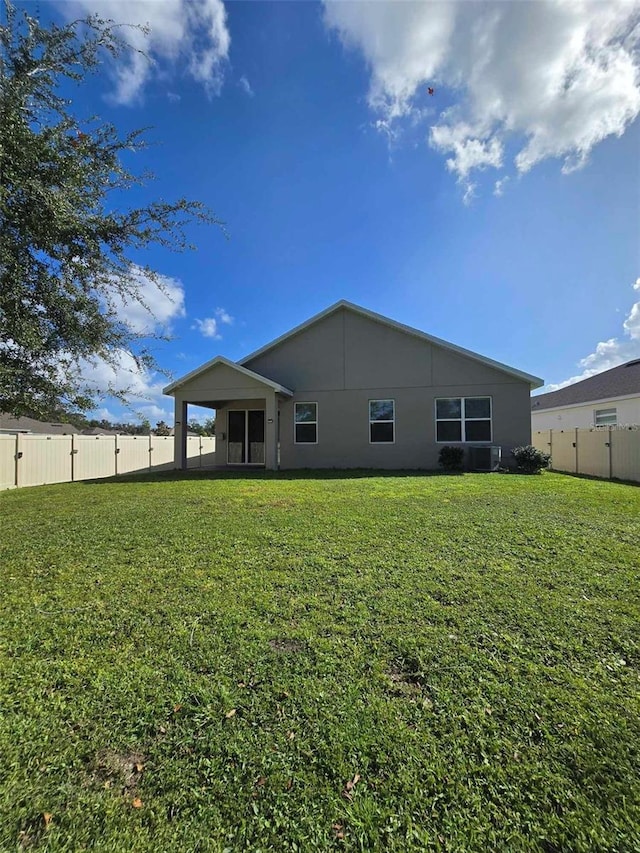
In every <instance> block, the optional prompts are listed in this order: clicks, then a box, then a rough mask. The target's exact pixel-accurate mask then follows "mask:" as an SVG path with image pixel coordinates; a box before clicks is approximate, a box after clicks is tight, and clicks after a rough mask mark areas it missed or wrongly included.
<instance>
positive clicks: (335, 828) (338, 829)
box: [331, 823, 344, 840]
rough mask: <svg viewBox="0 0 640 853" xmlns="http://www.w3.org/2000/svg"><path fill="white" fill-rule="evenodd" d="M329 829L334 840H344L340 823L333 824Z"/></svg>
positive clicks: (342, 827)
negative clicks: (333, 835)
mask: <svg viewBox="0 0 640 853" xmlns="http://www.w3.org/2000/svg"><path fill="white" fill-rule="evenodd" d="M331 829H332V830H333V831H334V833H335V836H336V838H339V839H340V840H342V839H343V838H344V826H343V825H342V824H341V823H334V824H333V825H332V827H331Z"/></svg>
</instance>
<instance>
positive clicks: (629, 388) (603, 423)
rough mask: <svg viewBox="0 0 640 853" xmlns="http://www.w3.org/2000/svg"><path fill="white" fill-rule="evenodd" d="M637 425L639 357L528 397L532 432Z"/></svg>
mask: <svg viewBox="0 0 640 853" xmlns="http://www.w3.org/2000/svg"><path fill="white" fill-rule="evenodd" d="M638 424H640V359H635V360H634V361H628V362H627V363H626V364H621V365H620V366H619V367H613V368H612V369H611V370H605V371H604V372H603V373H597V374H596V375H595V376H590V377H589V378H588V379H583V380H582V382H575V383H574V384H573V385H567V387H566V388H560V389H559V390H558V391H550V392H549V393H548V394H540V395H538V396H537V397H532V398H531V426H532V429H533V430H534V431H535V430H543V429H574V428H576V427H577V428H579V429H589V428H592V427H608V426H635V425H638Z"/></svg>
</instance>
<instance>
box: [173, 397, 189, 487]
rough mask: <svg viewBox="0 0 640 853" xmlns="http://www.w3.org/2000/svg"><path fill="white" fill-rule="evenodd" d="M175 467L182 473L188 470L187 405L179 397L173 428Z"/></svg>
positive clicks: (176, 401) (176, 399) (176, 398)
mask: <svg viewBox="0 0 640 853" xmlns="http://www.w3.org/2000/svg"><path fill="white" fill-rule="evenodd" d="M173 467H174V468H178V469H180V470H181V471H185V470H186V468H187V403H186V402H185V401H184V400H181V399H180V398H179V397H178V396H177V395H176V397H175V420H174V426H173Z"/></svg>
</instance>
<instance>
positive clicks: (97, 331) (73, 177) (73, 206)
mask: <svg viewBox="0 0 640 853" xmlns="http://www.w3.org/2000/svg"><path fill="white" fill-rule="evenodd" d="M103 49H104V50H107V51H108V52H110V53H111V54H112V55H114V56H117V55H118V54H120V53H121V52H122V50H123V49H124V41H123V40H122V38H121V36H120V35H119V34H118V29H117V27H116V25H113V24H112V23H110V22H107V21H103V20H101V19H100V18H98V17H97V16H91V17H90V18H87V19H86V20H84V21H75V22H72V23H69V24H66V25H64V26H54V25H51V26H50V27H49V28H47V27H46V26H43V25H41V24H40V22H39V21H38V20H36V19H35V18H33V17H31V16H30V15H29V14H28V13H27V12H22V13H21V14H18V13H17V12H16V10H15V9H14V8H13V7H12V6H11V4H10V3H8V5H7V15H6V23H5V24H4V25H3V26H0V67H1V70H2V73H1V74H0V114H1V115H2V137H1V139H0V340H1V341H2V346H0V410H2V411H7V412H12V413H13V414H16V415H20V414H32V415H36V416H38V415H46V414H48V412H49V411H51V410H53V409H69V408H70V407H72V408H75V409H77V410H81V411H84V410H87V409H88V408H91V407H92V406H93V405H94V403H95V400H96V397H98V396H100V394H101V393H106V392H109V393H112V394H114V396H118V397H120V398H121V399H124V398H125V397H126V393H127V391H126V390H125V391H123V390H122V389H116V388H106V387H105V388H99V389H97V390H96V391H94V390H92V389H86V388H84V387H83V385H82V382H81V381H80V378H79V375H78V369H79V368H78V363H79V362H80V361H82V360H87V359H89V358H91V357H98V358H101V359H104V360H106V361H107V362H110V361H111V362H113V361H114V360H115V359H117V357H118V354H119V353H121V352H122V351H127V352H131V353H132V354H133V355H134V357H135V358H136V359H138V360H139V363H140V364H141V365H144V366H145V367H147V368H156V369H157V364H156V362H155V360H154V358H153V357H152V355H151V353H150V352H149V350H148V348H147V345H146V344H145V339H148V338H149V337H151V338H153V337H154V334H153V333H151V334H148V333H140V332H138V331H135V330H132V329H131V328H130V327H129V326H128V325H127V324H126V323H125V322H123V320H122V317H120V316H118V313H117V312H116V311H114V310H113V303H114V301H115V302H116V303H119V304H122V303H125V304H126V303H131V302H132V301H134V302H135V301H138V302H142V297H141V291H140V282H139V279H137V278H136V276H135V275H132V269H134V265H133V261H132V258H131V252H132V251H133V250H135V251H139V250H144V249H145V248H147V247H148V246H150V245H154V244H155V245H160V246H163V247H165V248H167V249H170V250H172V251H184V250H185V249H188V248H192V246H190V244H189V243H188V241H187V239H186V232H185V228H186V226H187V225H188V224H190V223H192V222H194V221H196V222H202V223H208V224H217V225H221V223H220V222H219V221H218V220H217V219H215V217H214V216H213V215H212V213H211V212H210V211H209V210H208V209H207V208H206V207H205V206H204V205H202V204H201V203H199V202H192V201H188V200H187V199H185V198H180V199H178V200H177V201H174V202H165V201H155V202H151V203H150V204H148V205H147V206H145V207H139V208H135V207H133V208H130V209H126V208H125V209H122V207H121V205H122V198H123V195H122V193H123V191H124V192H125V193H126V190H128V189H130V188H131V187H133V186H135V185H142V184H144V183H145V180H146V179H147V178H148V177H149V176H148V175H142V176H139V175H136V174H134V173H132V172H130V171H129V170H128V169H127V168H125V166H124V163H123V155H124V154H125V153H126V154H127V156H128V157H130V156H131V154H132V153H133V154H139V153H140V152H142V151H143V150H144V148H145V141H144V138H143V134H144V131H143V130H135V131H133V132H131V133H128V134H126V135H124V136H120V135H119V134H118V131H117V129H116V128H115V127H114V126H113V125H111V124H108V123H101V122H99V120H98V119H92V120H90V121H87V122H84V123H82V125H81V124H80V121H79V120H78V119H77V118H76V117H75V116H74V115H72V114H71V112H70V107H69V102H68V101H66V100H65V99H63V98H61V97H60V96H59V95H58V94H57V90H58V86H59V85H60V83H61V82H62V81H63V79H64V78H68V79H72V80H77V81H78V82H82V81H83V80H84V79H85V78H86V77H87V76H88V75H89V74H91V73H94V72H95V71H96V70H97V69H98V68H99V65H100V51H101V50H103ZM114 192H117V193H118V207H116V206H115V201H112V194H113V193H114ZM125 197H126V195H125ZM143 269H144V274H145V277H146V278H147V280H150V281H152V282H153V283H154V284H155V285H157V286H158V287H159V288H160V289H162V286H161V284H162V283H161V281H160V278H161V277H160V276H159V275H158V273H157V272H156V271H155V270H153V269H150V268H148V267H144V268H143Z"/></svg>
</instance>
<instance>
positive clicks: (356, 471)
mask: <svg viewBox="0 0 640 853" xmlns="http://www.w3.org/2000/svg"><path fill="white" fill-rule="evenodd" d="M461 476H462V472H453V473H451V472H449V473H445V472H444V471H434V470H419V469H414V468H411V469H408V468H405V469H399V470H387V469H382V470H381V469H378V468H296V469H295V470H289V471H264V470H261V471H251V470H246V471H229V470H215V469H212V468H209V469H199V468H192V469H190V470H187V471H157V472H147V471H145V472H137V473H132V474H121V475H119V476H117V477H104V478H102V479H99V480H82V481H80V482H83V483H86V484H89V485H92V486H95V485H98V484H106V485H110V484H113V483H153V482H167V483H173V482H177V481H179V480H180V481H182V480H360V479H366V478H368V477H461Z"/></svg>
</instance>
